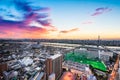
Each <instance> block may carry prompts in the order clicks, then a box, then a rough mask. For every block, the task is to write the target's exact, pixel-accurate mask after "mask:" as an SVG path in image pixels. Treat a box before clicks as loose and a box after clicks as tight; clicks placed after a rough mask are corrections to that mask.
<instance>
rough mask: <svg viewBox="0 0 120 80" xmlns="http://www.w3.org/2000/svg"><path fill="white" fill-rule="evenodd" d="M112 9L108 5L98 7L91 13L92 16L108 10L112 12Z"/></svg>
mask: <svg viewBox="0 0 120 80" xmlns="http://www.w3.org/2000/svg"><path fill="white" fill-rule="evenodd" d="M111 10H112V9H110V8H107V7H101V8H97V9H96V10H95V12H94V13H93V14H92V15H91V16H98V15H101V14H104V13H107V12H110V11H111Z"/></svg>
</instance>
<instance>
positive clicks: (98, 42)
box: [97, 35, 100, 47]
mask: <svg viewBox="0 0 120 80" xmlns="http://www.w3.org/2000/svg"><path fill="white" fill-rule="evenodd" d="M99 46H100V36H99V35H98V41H97V47H99Z"/></svg>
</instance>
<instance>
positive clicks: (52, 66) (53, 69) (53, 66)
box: [45, 54, 63, 79]
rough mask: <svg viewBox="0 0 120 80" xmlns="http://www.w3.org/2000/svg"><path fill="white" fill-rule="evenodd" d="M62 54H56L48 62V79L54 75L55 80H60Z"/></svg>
mask: <svg viewBox="0 0 120 80" xmlns="http://www.w3.org/2000/svg"><path fill="white" fill-rule="evenodd" d="M62 58H63V57H62V54H55V55H53V56H50V57H48V58H47V60H46V70H45V71H46V76H47V79H48V77H49V76H50V75H51V74H52V73H54V74H55V79H58V78H59V76H60V75H61V72H62Z"/></svg>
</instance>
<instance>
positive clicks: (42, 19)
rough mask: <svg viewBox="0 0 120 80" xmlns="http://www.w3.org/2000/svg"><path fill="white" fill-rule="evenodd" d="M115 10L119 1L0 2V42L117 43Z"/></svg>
mask: <svg viewBox="0 0 120 80" xmlns="http://www.w3.org/2000/svg"><path fill="white" fill-rule="evenodd" d="M19 5H20V6H19ZM119 8H120V1H119V0H22V1H20V0H1V3H0V13H1V14H0V38H8V39H9V38H10V39H11V38H12V39H24V38H27V39H97V38H98V35H100V36H101V39H107V40H120V36H119V34H120V32H119V29H120V27H119V26H120V24H119V21H120V15H119V14H120V10H119Z"/></svg>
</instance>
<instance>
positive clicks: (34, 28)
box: [0, 0, 55, 38]
mask: <svg viewBox="0 0 120 80" xmlns="http://www.w3.org/2000/svg"><path fill="white" fill-rule="evenodd" d="M5 2H6V3H5ZM0 5H2V6H0V13H1V14H0V37H3V38H4V37H7V36H9V38H10V36H11V38H14V37H18V38H22V37H23V38H33V37H36V36H37V37H41V36H42V35H44V34H45V33H49V31H50V30H54V29H55V28H54V27H52V26H51V19H49V10H50V9H49V8H47V7H41V6H39V5H36V4H35V3H34V2H29V1H26V0H1V3H0ZM32 22H34V24H32V25H30V24H31V23H32ZM35 24H39V25H35ZM30 33H31V34H30ZM25 35H26V36H25Z"/></svg>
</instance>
